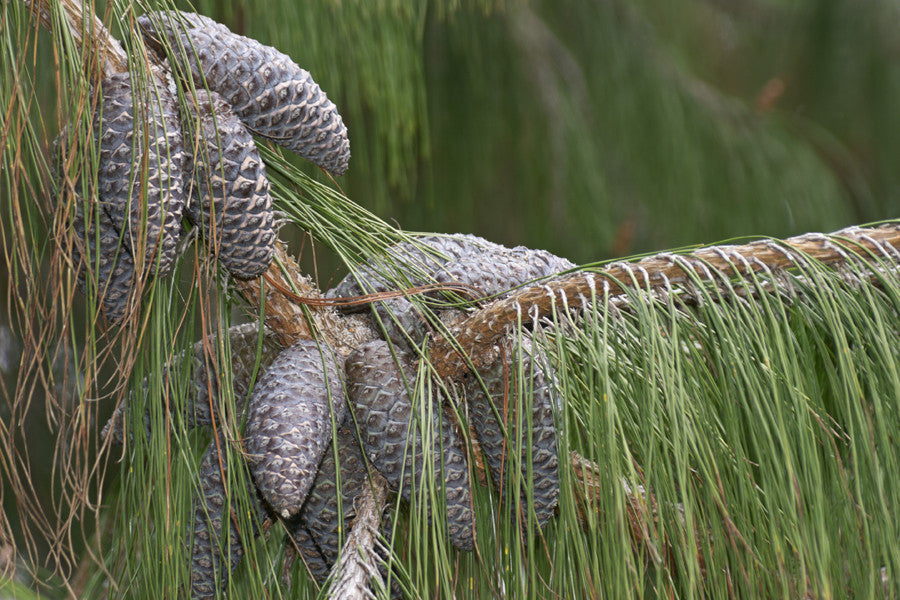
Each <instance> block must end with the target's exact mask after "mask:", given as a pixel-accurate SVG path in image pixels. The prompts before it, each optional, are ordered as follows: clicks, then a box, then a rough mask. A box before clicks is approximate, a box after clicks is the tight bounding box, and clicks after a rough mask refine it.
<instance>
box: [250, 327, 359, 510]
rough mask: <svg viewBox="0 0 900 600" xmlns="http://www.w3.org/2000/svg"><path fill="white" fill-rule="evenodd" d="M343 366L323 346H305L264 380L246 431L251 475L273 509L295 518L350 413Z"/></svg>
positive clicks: (289, 352)
mask: <svg viewBox="0 0 900 600" xmlns="http://www.w3.org/2000/svg"><path fill="white" fill-rule="evenodd" d="M342 372H343V364H342V362H341V359H339V358H338V357H337V355H336V354H335V353H334V351H333V350H332V349H331V348H330V347H329V346H327V345H326V344H325V343H324V342H323V343H321V347H320V345H319V344H317V343H316V342H315V341H313V340H300V341H299V342H297V343H296V344H294V345H293V346H291V347H290V348H287V349H286V350H284V351H283V352H282V353H281V354H279V355H278V358H276V359H275V361H274V362H273V363H272V365H271V366H270V367H269V369H268V370H267V371H266V373H265V375H263V377H262V378H261V379H260V381H259V383H258V384H257V385H256V388H255V389H254V390H253V394H252V396H251V397H250V404H249V406H248V413H247V424H246V427H245V429H244V435H245V447H246V449H247V454H248V461H249V463H250V471H251V472H252V473H253V478H254V480H255V481H256V486H257V487H258V488H259V490H260V492H262V495H263V497H264V498H265V499H266V501H267V502H268V503H269V505H270V506H271V507H272V509H273V510H274V511H275V512H276V513H277V514H279V515H280V516H281V517H282V518H285V519H287V518H290V517H291V516H292V515H294V514H295V513H296V512H297V511H299V510H300V507H301V506H302V505H303V501H304V500H305V498H306V495H307V492H309V489H310V487H312V484H313V480H314V478H315V475H316V470H317V468H318V465H319V462H320V460H321V459H322V456H323V455H324V453H325V451H326V450H327V448H328V442H329V441H330V440H331V434H332V414H333V417H334V423H340V422H341V419H342V418H343V416H344V411H345V409H346V399H345V397H344V388H343V385H342V380H341V374H342Z"/></svg>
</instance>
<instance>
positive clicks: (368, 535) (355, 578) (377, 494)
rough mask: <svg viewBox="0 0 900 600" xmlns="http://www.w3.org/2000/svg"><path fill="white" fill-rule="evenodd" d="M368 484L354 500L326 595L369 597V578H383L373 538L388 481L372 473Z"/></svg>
mask: <svg viewBox="0 0 900 600" xmlns="http://www.w3.org/2000/svg"><path fill="white" fill-rule="evenodd" d="M370 481H371V485H368V486H366V487H365V488H364V489H363V491H362V494H360V496H359V498H357V500H356V517H355V518H354V519H353V524H352V526H351V527H350V535H348V536H347V541H346V542H344V547H343V549H342V550H341V559H340V560H339V561H338V562H337V563H336V564H335V565H334V567H333V568H332V573H333V574H334V577H333V579H332V584H331V587H330V588H329V589H328V598H331V599H333V600H339V599H344V598H349V599H353V598H371V597H373V594H372V592H371V586H370V585H369V582H370V581H373V580H376V579H377V580H378V581H380V583H381V587H383V586H384V580H383V579H382V578H381V574H380V573H379V571H378V567H377V566H376V565H378V563H379V557H378V555H377V554H376V553H375V541H376V539H377V537H378V532H379V531H380V530H381V515H382V513H383V512H384V507H385V503H386V502H387V482H386V481H385V480H384V478H383V477H382V476H381V475H378V474H377V473H373V475H372V477H371V479H370Z"/></svg>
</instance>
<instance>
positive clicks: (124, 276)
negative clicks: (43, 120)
mask: <svg viewBox="0 0 900 600" xmlns="http://www.w3.org/2000/svg"><path fill="white" fill-rule="evenodd" d="M69 139H70V138H69V130H68V127H66V128H64V129H63V130H62V131H61V132H60V134H59V136H57V138H56V140H54V142H53V147H54V153H53V159H52V172H53V177H54V180H55V182H56V186H57V197H58V198H59V199H60V201H61V202H65V203H67V202H68V201H69V200H71V201H72V203H73V204H74V212H73V213H72V215H71V219H70V225H71V227H72V233H73V236H74V238H73V248H72V257H71V258H72V264H73V265H74V266H75V273H76V277H77V281H78V287H79V288H81V291H82V292H83V293H84V294H85V295H87V294H88V277H89V276H90V279H91V281H90V285H91V287H92V288H93V289H94V290H95V292H96V297H97V298H98V299H99V300H100V303H101V305H102V306H103V314H104V315H106V318H107V319H109V320H110V321H111V322H116V321H120V320H122V318H123V317H124V316H125V314H126V313H127V311H128V305H129V301H130V298H131V294H132V292H133V289H134V285H135V281H134V258H133V257H132V255H131V250H130V249H129V248H127V247H125V246H123V245H122V244H121V242H120V240H119V233H118V231H116V228H115V227H114V226H113V223H112V221H111V220H110V218H109V215H107V214H106V212H105V211H104V210H103V209H102V208H101V207H100V203H99V202H96V201H93V202H90V203H87V204H86V203H85V201H84V198H83V197H82V195H81V191H82V189H81V180H80V178H76V179H75V181H74V182H72V187H71V188H70V187H68V182H66V179H65V174H64V173H63V165H62V163H61V156H60V153H61V152H62V146H63V145H66V146H67V145H68V144H69ZM85 210H87V211H88V212H87V215H85ZM95 242H96V243H95Z"/></svg>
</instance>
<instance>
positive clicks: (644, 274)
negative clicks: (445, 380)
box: [431, 223, 900, 378]
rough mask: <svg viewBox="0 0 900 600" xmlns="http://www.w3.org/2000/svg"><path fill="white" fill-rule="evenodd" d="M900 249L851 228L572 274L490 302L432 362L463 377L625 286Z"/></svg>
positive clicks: (883, 234)
mask: <svg viewBox="0 0 900 600" xmlns="http://www.w3.org/2000/svg"><path fill="white" fill-rule="evenodd" d="M885 247H890V248H891V250H892V251H896V249H897V248H900V224H897V223H892V224H890V225H886V226H883V227H877V228H860V227H851V228H848V229H843V230H841V231H837V232H835V233H833V234H830V235H827V236H826V235H823V234H819V233H810V234H806V235H802V236H798V237H793V238H789V239H787V240H784V241H777V240H760V241H756V242H751V243H749V244H743V245H740V246H710V247H707V248H701V249H700V250H696V251H694V252H692V253H690V254H686V255H674V254H669V253H665V254H658V255H656V256H651V257H648V258H645V259H642V260H639V261H637V262H634V263H614V264H612V265H610V266H609V267H607V268H606V269H604V270H602V271H599V272H596V273H573V274H571V275H567V276H564V277H560V278H558V279H555V280H553V281H549V282H547V283H545V284H542V285H536V286H533V287H529V288H525V289H523V290H521V291H519V292H517V293H515V294H513V295H511V296H509V297H508V298H504V299H502V300H498V301H496V302H493V303H491V304H490V305H488V306H487V307H485V308H483V309H481V310H479V311H478V312H476V313H475V314H473V315H472V316H470V317H469V318H467V319H465V320H464V321H462V322H461V323H459V324H457V325H456V326H454V327H452V328H451V329H450V335H448V336H445V337H439V338H436V339H435V340H434V341H433V342H432V346H431V357H432V359H433V361H434V364H435V369H436V370H437V372H438V374H439V375H441V376H442V377H451V378H458V377H459V376H460V375H462V374H463V373H464V372H465V371H466V370H467V368H468V365H469V362H468V360H460V357H461V356H462V357H463V358H465V357H468V358H469V359H470V360H471V361H472V364H474V365H475V366H476V367H481V366H484V365H482V364H481V363H480V362H479V358H480V357H487V356H489V350H490V348H491V347H492V346H493V345H494V344H496V343H497V341H498V340H499V339H500V338H501V337H502V336H504V335H505V334H506V332H507V330H508V328H510V327H512V326H514V325H515V324H516V323H517V322H518V321H519V320H520V319H522V318H523V317H525V316H527V317H528V318H529V319H531V318H541V317H549V316H552V314H553V312H554V310H556V309H558V308H559V307H561V306H562V301H563V300H564V299H567V300H568V299H576V298H579V297H582V298H587V299H588V300H591V299H593V298H596V297H597V296H598V295H601V294H606V295H609V296H615V295H619V294H622V293H623V292H624V291H625V289H626V287H630V288H635V289H641V288H643V289H647V288H653V287H661V286H664V285H669V284H671V285H688V284H690V283H691V282H692V280H693V279H695V278H698V279H701V280H709V277H710V275H711V274H715V276H716V277H721V276H724V277H732V276H742V277H745V276H748V275H752V274H753V273H758V272H761V271H763V270H767V269H768V270H778V269H788V268H791V267H794V266H796V265H797V264H798V261H801V260H804V259H806V260H808V259H811V260H813V261H818V262H820V263H822V264H826V265H833V264H837V263H844V262H847V261H848V259H849V257H855V258H859V259H863V260H876V259H878V258H879V257H880V258H884V248H885Z"/></svg>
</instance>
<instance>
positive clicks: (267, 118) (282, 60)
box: [138, 11, 350, 175]
mask: <svg viewBox="0 0 900 600" xmlns="http://www.w3.org/2000/svg"><path fill="white" fill-rule="evenodd" d="M138 24H139V25H140V26H141V29H142V31H143V33H144V36H145V37H146V38H147V39H148V41H149V42H150V43H151V44H154V45H156V46H157V47H159V46H160V42H161V41H162V40H164V39H165V40H166V41H168V43H169V45H170V46H171V48H172V49H173V53H171V54H170V60H175V61H177V63H178V65H177V68H178V69H179V70H180V71H181V72H182V73H185V74H187V73H189V74H190V77H191V78H192V79H193V81H194V84H195V86H196V87H198V88H200V87H204V84H203V81H204V78H205V81H206V85H208V86H209V89H210V90H212V91H215V92H218V93H219V94H221V95H222V97H223V98H225V100H226V101H227V102H228V103H229V104H230V105H231V106H232V107H233V108H234V112H235V113H236V114H237V115H238V116H239V117H240V118H241V119H242V120H243V121H244V123H246V124H247V126H248V127H249V128H250V130H251V131H252V132H253V133H256V134H258V135H261V136H264V137H266V138H269V139H271V140H272V141H274V142H276V143H278V144H281V145H283V146H284V147H286V148H288V149H290V150H293V151H294V152H296V153H297V154H299V155H300V156H302V157H303V158H306V159H307V160H310V161H312V162H313V163H315V164H316V165H318V166H320V167H322V168H323V169H325V170H326V171H329V172H330V173H334V174H335V175H343V174H344V173H345V172H346V171H347V166H348V164H349V162H350V140H349V138H348V137H347V127H346V126H345V125H344V121H343V120H342V119H341V116H340V115H339V114H338V111H337V107H335V105H334V103H333V102H331V101H330V100H329V99H328V98H327V97H326V96H325V93H324V92H323V91H322V89H321V88H320V87H319V86H318V84H316V82H315V81H313V79H312V77H311V76H310V74H309V73H308V72H307V71H305V70H304V69H301V68H300V67H299V66H297V64H296V63H295V62H294V61H292V60H291V58H290V57H289V56H287V55H286V54H283V53H282V52H279V51H278V50H276V49H275V48H272V47H271V46H264V45H263V44H261V43H259V42H258V41H256V40H253V39H250V38H247V37H244V36H242V35H237V34H235V33H232V32H231V31H230V30H229V29H228V28H227V27H225V26H224V25H222V24H220V23H216V22H215V21H213V20H212V19H209V18H208V17H204V16H201V15H198V14H194V13H185V12H171V11H161V12H157V13H152V14H147V15H143V16H141V17H139V18H138Z"/></svg>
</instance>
